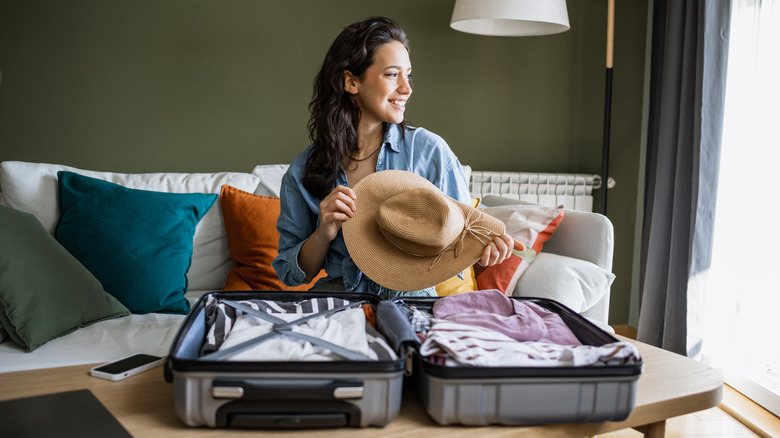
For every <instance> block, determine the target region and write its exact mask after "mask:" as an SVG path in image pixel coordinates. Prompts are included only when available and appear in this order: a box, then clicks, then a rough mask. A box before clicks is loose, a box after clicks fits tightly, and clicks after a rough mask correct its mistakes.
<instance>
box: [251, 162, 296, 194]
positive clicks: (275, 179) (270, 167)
mask: <svg viewBox="0 0 780 438" xmlns="http://www.w3.org/2000/svg"><path fill="white" fill-rule="evenodd" d="M288 167H290V165H289V164H261V165H258V166H255V168H254V169H253V170H252V175H254V176H256V177H258V178H260V183H259V184H257V189H256V190H255V191H254V193H255V195H260V196H273V197H276V198H278V197H279V193H280V191H281V188H282V177H283V176H284V173H285V172H287V168H288Z"/></svg>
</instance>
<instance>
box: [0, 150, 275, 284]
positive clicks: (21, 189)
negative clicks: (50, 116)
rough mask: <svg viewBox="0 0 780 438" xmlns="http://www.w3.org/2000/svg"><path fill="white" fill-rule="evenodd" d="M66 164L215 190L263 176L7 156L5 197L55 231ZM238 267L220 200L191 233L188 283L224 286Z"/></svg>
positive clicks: (182, 189) (161, 188) (134, 179)
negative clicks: (124, 169) (106, 167)
mask: <svg viewBox="0 0 780 438" xmlns="http://www.w3.org/2000/svg"><path fill="white" fill-rule="evenodd" d="M60 170H65V171H69V172H74V173H78V174H80V175H84V176H89V177H92V178H98V179H101V180H104V181H109V182H112V183H115V184H120V185H122V186H124V187H128V188H132V189H138V190H151V191H157V192H168V193H217V194H219V191H220V189H221V188H222V185H223V184H228V185H231V186H233V187H235V188H237V189H240V190H245V191H248V192H254V191H255V189H256V188H257V185H258V183H259V182H260V181H259V179H258V178H257V177H256V176H254V175H251V174H248V173H240V172H218V173H114V172H98V171H91V170H82V169H77V168H75V167H70V166H64V165H60V164H45V163H27V162H21V161H4V162H2V163H0V187H1V188H2V191H3V198H4V199H3V200H4V202H5V203H6V204H7V205H8V206H9V207H12V208H14V209H16V210H20V211H24V212H26V213H31V214H33V215H34V216H35V217H36V218H37V219H38V220H39V221H40V222H41V224H43V226H44V228H46V230H47V231H48V232H49V233H50V234H54V229H55V227H56V226H57V220H58V219H59V208H58V206H57V199H58V197H57V190H58V184H57V172H58V171H60ZM233 267H234V264H233V260H232V259H231V258H230V251H229V250H228V246H227V234H226V232H225V222H224V220H223V218H222V208H221V207H220V205H219V201H217V202H215V203H214V205H213V206H212V207H211V209H210V210H209V212H208V213H206V215H205V216H204V217H203V219H202V220H201V221H200V222H199V223H198V226H197V228H196V229H195V235H194V237H193V251H192V265H191V266H190V270H189V272H188V274H187V278H188V282H189V289H191V290H209V289H221V288H222V286H224V284H225V280H226V279H227V276H228V273H229V272H230V270H231V269H232V268H233Z"/></svg>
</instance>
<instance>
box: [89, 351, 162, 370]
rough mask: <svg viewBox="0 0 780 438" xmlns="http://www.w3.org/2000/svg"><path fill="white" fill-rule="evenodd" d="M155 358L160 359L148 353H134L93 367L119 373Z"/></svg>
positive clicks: (152, 360)
mask: <svg viewBox="0 0 780 438" xmlns="http://www.w3.org/2000/svg"><path fill="white" fill-rule="evenodd" d="M156 360H160V357H158V356H152V355H149V354H135V355H133V356H130V357H126V358H124V359H122V360H119V361H116V362H112V363H107V364H105V365H101V366H99V367H97V368H95V371H101V372H104V373H108V374H121V373H124V372H125V371H128V370H132V369H133V368H137V367H140V366H142V365H146V364H148V363H151V362H154V361H156Z"/></svg>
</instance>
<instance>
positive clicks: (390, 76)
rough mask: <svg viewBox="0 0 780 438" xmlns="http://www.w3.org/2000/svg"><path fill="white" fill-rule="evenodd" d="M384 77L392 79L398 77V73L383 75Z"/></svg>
mask: <svg viewBox="0 0 780 438" xmlns="http://www.w3.org/2000/svg"><path fill="white" fill-rule="evenodd" d="M385 76H387V77H388V78H394V77H397V76H398V73H385Z"/></svg>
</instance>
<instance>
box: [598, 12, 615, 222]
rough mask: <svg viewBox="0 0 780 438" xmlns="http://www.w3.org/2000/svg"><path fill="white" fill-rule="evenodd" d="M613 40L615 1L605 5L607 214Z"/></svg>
mask: <svg viewBox="0 0 780 438" xmlns="http://www.w3.org/2000/svg"><path fill="white" fill-rule="evenodd" d="M614 38H615V0H609V1H608V4H607V77H606V84H605V91H604V144H603V146H602V151H601V196H600V197H599V198H600V201H601V207H600V208H599V212H600V213H601V214H604V215H606V214H607V186H608V184H609V133H610V126H611V121H612V51H613V48H614Z"/></svg>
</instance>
